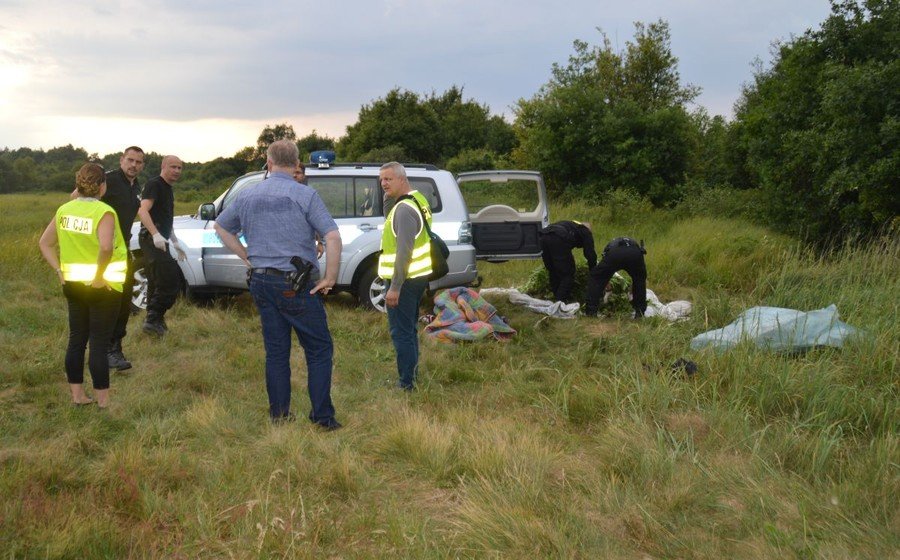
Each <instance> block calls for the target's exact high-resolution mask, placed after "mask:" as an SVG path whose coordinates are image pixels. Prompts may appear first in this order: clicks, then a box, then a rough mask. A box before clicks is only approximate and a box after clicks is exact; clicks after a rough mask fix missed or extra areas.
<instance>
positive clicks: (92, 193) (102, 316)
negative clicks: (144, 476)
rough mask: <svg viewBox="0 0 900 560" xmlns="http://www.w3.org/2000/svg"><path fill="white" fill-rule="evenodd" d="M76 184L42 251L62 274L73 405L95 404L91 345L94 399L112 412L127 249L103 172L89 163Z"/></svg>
mask: <svg viewBox="0 0 900 560" xmlns="http://www.w3.org/2000/svg"><path fill="white" fill-rule="evenodd" d="M75 183H76V189H77V192H78V198H77V199H75V200H72V201H69V202H67V203H65V204H63V205H62V206H60V207H59V209H58V210H57V211H56V216H55V218H54V219H53V221H51V222H50V224H48V225H47V229H45V230H44V233H43V235H41V240H40V247H41V254H42V255H43V256H44V259H45V260H46V261H47V263H49V264H50V266H51V267H53V269H55V270H56V274H57V276H58V278H59V282H60V283H61V284H62V290H63V294H64V295H65V296H66V300H67V302H68V306H69V343H68V347H67V349H66V361H65V363H66V378H67V379H68V381H69V388H70V390H71V392H72V401H73V402H74V403H75V404H90V403H92V402H94V401H93V400H92V399H90V398H89V397H88V396H87V395H85V393H84V386H83V383H84V354H85V347H86V346H87V345H88V344H89V343H90V354H89V355H88V368H89V370H90V372H91V380H92V381H93V384H94V393H95V395H96V396H97V404H98V405H99V406H100V407H102V408H106V406H108V405H109V362H108V360H107V356H106V352H107V349H108V347H109V338H110V336H111V335H112V332H113V328H114V327H115V325H116V317H117V315H118V311H119V304H120V303H121V300H122V287H123V284H124V283H125V271H126V268H127V265H128V262H127V248H126V247H125V240H124V238H123V237H122V231H121V229H120V228H119V223H118V217H117V216H116V213H115V211H114V210H113V209H112V208H111V207H110V206H109V205H107V204H105V203H103V202H100V200H99V199H100V197H102V196H103V194H104V193H105V192H106V175H105V174H104V172H103V168H102V167H100V166H99V165H97V164H95V163H86V164H85V165H83V166H82V167H81V169H79V170H78V173H77V174H76V176H75ZM57 248H58V250H59V252H58V254H57Z"/></svg>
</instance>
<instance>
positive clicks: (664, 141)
mask: <svg viewBox="0 0 900 560" xmlns="http://www.w3.org/2000/svg"><path fill="white" fill-rule="evenodd" d="M598 31H599V33H600V40H599V42H598V43H597V44H590V43H588V42H586V41H581V40H576V41H575V42H574V45H573V49H574V53H573V54H572V55H571V56H570V57H569V60H568V62H567V63H565V64H555V65H553V67H552V68H551V69H550V78H549V80H548V81H547V83H546V84H544V85H543V86H542V87H541V88H540V90H539V91H537V92H536V93H535V94H533V95H532V96H531V97H529V98H522V99H520V100H519V101H518V102H517V103H516V104H515V106H514V107H513V108H512V109H513V119H512V122H511V123H510V122H507V120H505V119H504V118H503V117H502V116H499V115H494V114H492V113H491V111H490V109H489V107H487V106H486V105H484V104H481V103H478V102H477V101H475V100H473V99H466V98H465V96H464V92H463V89H462V88H460V87H457V86H453V87H451V88H450V89H448V90H447V91H445V92H443V93H437V92H431V93H426V94H418V93H415V92H411V91H406V90H401V89H399V88H397V89H392V90H391V91H389V92H387V94H386V95H385V96H384V97H381V98H378V99H376V100H374V101H372V102H371V103H369V104H367V105H364V106H363V107H361V108H360V111H359V115H358V118H357V121H356V122H355V123H354V124H352V125H350V126H348V127H347V130H346V134H345V135H344V136H342V137H340V138H337V139H335V138H331V137H328V136H327V135H319V134H318V133H317V132H316V131H315V130H313V131H311V132H310V133H309V134H308V135H306V136H303V137H297V134H296V132H295V131H294V129H293V127H292V126H291V125H289V124H287V123H282V124H277V125H267V126H266V127H265V128H264V129H263V130H262V132H261V133H260V135H259V137H258V138H257V142H256V144H255V145H253V146H248V147H246V148H244V149H242V150H240V151H238V152H237V153H235V154H234V155H233V156H231V157H220V158H216V159H214V160H212V161H209V162H206V163H202V164H201V163H186V165H185V170H184V175H183V178H182V181H181V183H180V184H179V189H181V190H186V189H210V188H216V189H221V188H224V187H225V186H227V185H228V184H229V183H230V182H231V180H233V179H234V178H235V177H237V176H239V175H241V174H243V173H245V172H247V171H251V170H256V169H260V168H261V167H262V165H263V163H264V161H265V157H264V154H265V150H266V148H267V147H268V145H269V144H270V143H271V142H272V141H274V140H276V139H280V138H288V139H291V140H293V141H295V142H297V145H298V147H299V148H300V152H301V154H302V155H308V154H309V153H310V152H312V151H314V150H319V149H332V150H335V151H336V152H337V155H338V159H339V160H341V161H359V162H363V161H365V162H383V161H388V160H397V161H401V162H421V163H434V164H437V165H439V166H442V167H444V168H446V169H449V170H450V171H453V172H462V171H469V170H474V169H490V168H502V167H515V168H524V169H538V170H540V171H541V172H543V174H544V176H545V178H546V180H547V184H548V186H549V188H550V190H551V193H552V195H553V196H555V197H558V198H562V199H565V200H580V201H588V202H592V203H603V202H607V201H610V200H621V199H622V197H623V196H630V197H637V198H640V199H644V200H647V201H649V202H650V203H652V204H653V205H655V206H658V207H672V206H676V205H685V206H691V205H693V206H694V207H697V206H703V204H698V201H701V202H704V203H705V206H703V207H704V208H705V209H706V210H707V211H713V212H715V211H723V212H732V213H734V212H737V213H742V214H744V215H746V216H748V217H752V218H753V219H756V220H759V221H762V222H764V223H766V224H767V225H770V226H772V227H774V228H775V229H777V230H779V231H784V232H787V233H791V234H794V235H798V236H801V237H804V238H807V239H809V240H813V241H816V242H819V243H833V242H835V241H836V240H840V239H845V238H847V237H850V236H860V235H862V236H870V235H872V234H876V233H879V232H883V231H885V230H886V229H894V230H895V229H896V228H897V227H898V226H900V220H898V214H900V212H898V210H900V188H898V187H900V185H898V181H900V149H898V148H900V146H898V140H900V56H898V55H900V42H898V41H897V37H898V36H900V3H898V2H897V1H896V0H832V4H831V14H830V16H829V17H828V18H827V19H826V20H825V21H824V22H823V23H822V24H821V25H820V26H819V28H818V29H810V30H807V31H806V32H805V33H804V34H803V35H800V36H796V37H792V38H791V39H789V40H786V41H783V42H781V43H779V44H776V45H775V46H774V47H773V54H772V61H771V63H769V64H768V65H764V64H763V63H762V62H760V61H756V65H755V71H754V75H753V79H752V81H751V82H750V83H747V84H744V86H743V91H742V93H741V96H740V98H739V100H738V102H737V104H736V106H735V118H734V119H733V120H731V121H727V120H726V119H724V118H723V117H721V116H710V115H709V114H708V113H707V112H706V111H705V110H704V109H702V108H697V107H695V106H694V105H693V102H694V101H695V100H696V98H697V96H698V95H699V93H700V89H699V88H698V87H696V86H693V85H691V84H685V83H683V81H682V79H681V77H680V75H679V73H678V59H677V58H676V57H675V56H674V55H673V53H672V51H671V47H670V42H671V38H670V30H669V26H668V24H667V23H666V22H665V21H662V20H659V21H656V22H652V23H649V24H644V23H640V22H638V23H636V24H635V34H634V39H633V40H632V41H629V42H626V43H625V46H624V48H622V49H619V50H617V49H615V48H614V47H613V46H612V44H611V42H610V40H609V39H608V37H607V36H606V35H605V34H604V33H603V32H602V30H598ZM119 155H120V154H109V155H106V156H104V157H102V158H100V157H98V156H97V155H96V154H87V153H86V152H85V151H84V150H83V149H81V148H74V147H73V146H71V145H69V146H63V147H59V148H53V149H50V150H47V151H46V152H44V151H42V150H31V149H28V148H19V149H17V150H11V149H3V150H0V192H13V191H22V190H69V189H71V182H72V173H73V172H74V169H75V168H77V166H78V165H80V163H82V162H83V161H85V160H86V159H95V160H99V161H100V162H101V163H102V164H103V165H104V166H106V167H107V168H114V167H115V166H116V165H118V157H119ZM159 160H160V155H159V154H155V153H149V154H147V165H146V166H145V171H144V175H146V177H143V178H142V180H146V178H148V177H149V176H151V175H153V174H155V173H156V172H158V169H159ZM710 201H713V202H712V203H710ZM716 201H717V202H716Z"/></svg>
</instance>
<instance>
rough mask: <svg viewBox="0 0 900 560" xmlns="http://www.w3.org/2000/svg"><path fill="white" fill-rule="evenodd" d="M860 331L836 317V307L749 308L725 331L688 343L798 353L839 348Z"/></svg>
mask: <svg viewBox="0 0 900 560" xmlns="http://www.w3.org/2000/svg"><path fill="white" fill-rule="evenodd" d="M858 334H860V331H859V330H857V329H855V328H853V327H851V326H850V325H848V324H847V323H844V322H843V321H841V320H840V318H839V317H838V310H837V306H835V305H834V304H832V305H829V306H828V307H826V308H824V309H816V310H815V311H797V310H796V309H784V308H781V307H753V308H751V309H748V310H747V311H744V312H743V313H741V314H740V315H739V316H738V318H737V319H735V321H734V322H733V323H731V324H730V325H728V326H727V327H723V328H721V329H716V330H714V331H708V332H705V333H703V334H700V335H697V336H695V337H694V338H693V339H692V340H691V349H692V350H700V349H701V348H715V349H716V350H728V349H730V348H733V347H734V346H736V345H737V344H738V343H740V342H741V341H752V342H753V343H754V344H755V345H756V346H757V347H759V348H762V349H765V350H772V351H775V352H802V351H805V350H809V349H810V348H814V347H816V346H832V347H835V348H841V347H842V346H843V345H844V340H846V339H847V338H848V337H850V336H855V335H858Z"/></svg>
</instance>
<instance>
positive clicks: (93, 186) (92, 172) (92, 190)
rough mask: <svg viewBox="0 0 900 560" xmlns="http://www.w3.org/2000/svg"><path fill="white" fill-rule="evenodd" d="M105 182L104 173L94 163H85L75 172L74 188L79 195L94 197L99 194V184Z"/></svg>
mask: <svg viewBox="0 0 900 560" xmlns="http://www.w3.org/2000/svg"><path fill="white" fill-rule="evenodd" d="M105 182H106V173H105V172H104V171H103V168H102V167H101V166H100V165H98V164H96V163H85V164H84V165H82V166H81V169H79V170H78V172H77V173H75V189H76V190H77V191H78V194H80V195H81V196H93V197H96V196H97V195H99V194H100V185H102V184H103V183H105Z"/></svg>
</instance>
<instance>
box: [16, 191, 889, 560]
mask: <svg viewBox="0 0 900 560" xmlns="http://www.w3.org/2000/svg"><path fill="white" fill-rule="evenodd" d="M63 200H64V196H61V195H59V196H57V195H14V196H2V197H0V206H2V214H3V215H4V216H8V217H9V219H7V218H4V220H3V221H2V222H0V255H2V257H0V258H2V260H3V266H2V267H0V296H2V298H0V543H2V546H0V550H2V552H3V554H2V556H3V557H4V558H74V557H85V558H222V557H234V558H274V557H283V558H313V557H322V556H328V557H333V558H384V557H401V558H501V557H502V558H507V557H508V558H524V557H528V558H532V557H538V558H635V557H638V558H640V557H650V558H723V557H734V558H809V557H822V558H889V557H896V554H897V550H898V548H900V542H898V541H900V538H898V535H900V513H898V511H900V510H898V506H897V504H898V503H900V499H898V498H900V469H898V465H900V439H898V427H900V413H898V401H900V399H898V385H900V384H898V374H897V371H898V367H897V362H898V360H897V358H898V356H897V354H898V348H900V340H898V338H900V321H898V316H897V303H896V297H895V296H894V294H896V293H897V290H898V288H900V285H898V282H900V280H898V279H900V264H898V263H900V259H898V257H900V240H897V239H887V240H885V241H884V242H883V243H881V244H876V245H870V246H866V247H849V246H848V247H845V248H844V249H843V250H842V251H839V252H835V253H834V254H832V255H830V256H827V257H819V256H815V255H813V254H811V253H808V252H807V251H805V250H804V249H803V248H802V247H801V246H799V245H798V244H796V243H795V242H793V241H792V240H790V239H788V238H784V237H780V236H776V235H773V234H771V233H770V232H768V231H766V230H763V229H759V228H757V227H755V226H752V225H749V224H748V223H744V222H741V221H740V220H731V219H722V218H704V217H688V218H679V217H678V216H677V215H675V214H673V213H669V212H665V211H659V210H649V209H646V208H643V207H641V205H640V203H639V202H637V203H635V202H634V201H631V202H629V200H628V199H625V198H623V199H621V200H619V199H617V201H614V202H616V204H617V206H607V207H596V208H584V207H574V206H566V207H554V208H553V209H552V215H553V216H554V218H560V219H561V218H563V217H567V218H574V219H582V220H587V221H591V222H592V223H593V225H594V230H595V232H596V237H597V239H598V243H599V244H600V245H601V247H602V244H603V243H605V241H604V240H605V239H607V238H610V239H611V238H612V237H614V236H616V235H622V234H628V235H634V236H636V237H639V238H644V239H645V241H646V243H647V248H648V256H647V258H648V268H649V270H650V278H649V286H650V288H651V289H653V290H654V291H656V293H657V294H658V295H659V296H660V298H661V299H663V300H664V301H668V300H672V299H681V298H685V299H690V300H691V301H693V302H694V304H695V311H694V314H693V316H692V317H691V319H690V320H688V321H686V322H683V323H675V324H670V323H666V322H663V321H658V320H645V321H642V322H633V321H631V320H629V319H628V318H627V316H624V315H623V316H617V315H616V316H613V317H612V318H609V319H604V320H588V319H584V318H580V319H576V320H572V321H553V320H542V319H541V317H540V316H538V315H533V314H530V313H528V312H526V311H523V310H521V309H518V308H515V307H513V306H512V305H510V304H509V303H507V302H506V301H505V300H504V299H503V298H492V302H493V303H494V304H495V305H496V306H497V307H498V309H499V311H500V313H501V314H502V315H504V316H507V317H508V318H509V319H510V322H511V323H512V325H513V326H514V327H515V328H516V329H517V331H518V334H517V335H516V336H515V337H514V338H513V339H512V340H511V341H509V342H507V343H499V342H494V341H490V342H487V341H486V342H480V343H471V344H460V345H442V344H436V343H432V342H431V341H428V340H423V342H422V350H423V359H422V364H421V385H420V390H419V391H418V392H416V393H414V394H411V395H408V394H406V393H403V392H397V391H394V390H392V388H391V387H392V385H393V381H394V377H395V375H396V373H395V365H394V353H393V350H392V348H391V344H390V339H389V337H388V334H387V326H386V321H385V319H384V317H383V316H380V315H377V314H374V313H367V312H363V311H360V310H359V309H357V308H356V307H355V305H354V304H353V302H352V301H351V300H350V299H349V298H347V297H345V296H337V297H333V298H330V299H329V302H328V313H329V322H330V325H331V329H332V333H333V336H334V339H335V344H336V348H335V349H336V356H335V378H334V393H333V396H334V400H335V403H336V406H337V409H338V417H339V419H340V420H341V421H342V422H343V423H344V424H345V428H344V429H343V430H341V431H338V432H334V433H322V432H319V431H317V430H316V429H314V428H313V427H312V426H311V425H308V424H306V423H304V422H298V423H297V424H294V425H284V426H271V425H270V424H269V423H268V422H267V420H266V398H265V389H264V380H263V367H264V352H263V349H262V344H261V338H260V327H259V322H258V318H257V316H256V312H255V309H254V307H253V305H252V302H251V301H250V300H249V298H248V297H247V296H240V297H236V298H231V299H222V300H218V301H216V302H215V303H214V304H213V305H210V306H206V307H197V306H193V305H191V304H190V303H187V302H185V301H179V302H178V303H177V304H176V306H175V308H174V309H173V310H172V313H171V319H170V320H169V324H170V327H171V329H172V331H171V334H170V336H168V337H167V338H166V339H164V340H162V341H158V340H155V339H152V338H150V337H147V336H145V335H143V334H142V333H140V332H139V328H138V327H139V320H140V317H136V318H134V319H132V323H131V325H130V327H131V332H130V334H129V336H128V337H127V338H126V341H125V342H126V343H125V350H126V353H127V354H128V356H129V358H130V359H131V360H132V361H133V362H134V363H135V368H134V370H132V372H130V373H128V374H125V375H123V374H115V375H114V377H113V380H112V391H111V393H112V403H113V404H112V407H111V409H110V410H108V411H106V412H101V411H99V410H97V409H84V408H74V407H71V406H69V405H68V399H67V396H66V387H65V377H64V373H63V368H62V355H63V349H64V345H65V337H66V327H65V304H64V302H63V299H62V297H61V295H60V294H59V289H58V288H57V287H56V286H54V283H53V274H52V272H51V271H50V270H49V269H48V267H47V266H46V265H45V264H44V263H43V262H42V261H41V259H40V254H39V252H38V250H37V238H38V236H39V235H40V231H41V230H42V228H43V227H44V225H45V224H46V223H47V222H48V221H49V219H50V216H51V215H52V213H53V210H54V209H55V207H56V206H57V205H58V204H59V203H60V202H62V201H63ZM184 210H185V209H182V210H180V211H184ZM186 210H191V209H190V208H188V209H186ZM537 265H538V263H535V262H527V263H514V262H509V263H503V264H480V265H479V268H480V270H481V273H482V275H483V277H484V285H485V286H517V285H521V284H522V283H523V282H524V281H525V280H526V279H527V277H528V276H529V274H530V273H531V271H532V270H533V269H534V267H535V266H537ZM831 303H834V304H836V305H837V306H838V309H839V310H840V312H841V316H842V319H844V320H845V321H847V322H849V323H850V324H852V325H854V326H856V327H859V328H861V329H862V330H864V331H865V332H866V336H865V337H864V338H862V339H861V340H859V341H855V342H853V343H850V344H848V345H847V346H846V347H845V348H843V349H842V350H833V349H819V350H814V351H811V352H808V353H806V354H803V355H797V356H784V355H772V354H769V353H766V352H763V351H760V350H757V349H755V348H752V347H749V346H740V347H738V348H736V349H734V350H732V351H729V352H726V353H715V352H691V351H690V350H689V341H690V339H691V337H692V336H694V335H696V334H698V333H699V332H702V331H704V330H707V329H711V328H718V327H720V326H723V325H724V324H726V323H728V322H730V321H731V320H733V319H734V317H735V316H736V315H737V314H738V313H740V312H741V311H743V310H744V309H746V308H747V307H750V306H753V305H775V306H783V307H792V308H797V309H812V308H818V307H824V306H826V305H829V304H831ZM300 354H301V352H300V351H299V349H297V351H295V355H294V357H293V370H294V380H293V381H294V406H295V408H296V410H297V412H298V416H300V417H303V416H304V414H305V412H306V410H308V403H307V401H306V396H305V381H306V380H305V370H304V365H303V360H302V357H301V355H300ZM679 357H687V358H690V359H692V360H694V361H696V362H697V364H698V366H699V372H698V373H697V374H696V375H695V376H693V377H691V378H685V377H683V375H680V374H678V373H677V372H674V373H673V372H672V371H671V369H670V364H671V363H672V362H673V361H674V360H675V359H677V358H679Z"/></svg>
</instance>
